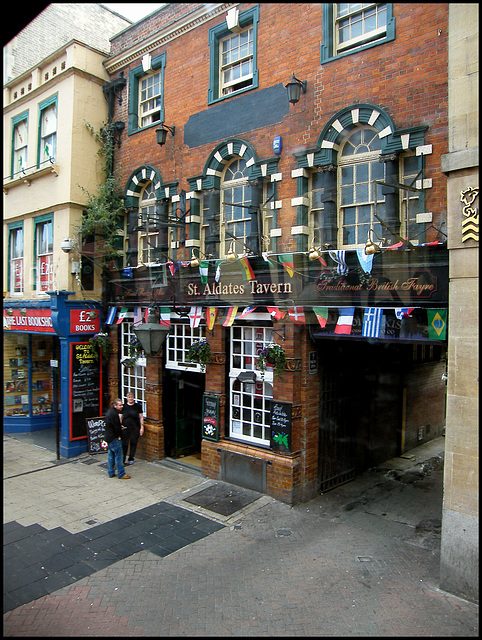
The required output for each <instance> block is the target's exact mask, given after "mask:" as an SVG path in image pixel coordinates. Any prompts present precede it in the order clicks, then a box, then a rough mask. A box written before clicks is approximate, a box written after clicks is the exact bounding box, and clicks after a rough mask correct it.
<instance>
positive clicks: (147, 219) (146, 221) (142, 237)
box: [137, 182, 159, 265]
mask: <svg viewBox="0 0 482 640" xmlns="http://www.w3.org/2000/svg"><path fill="white" fill-rule="evenodd" d="M139 217H140V224H141V226H142V229H141V230H140V231H139V249H138V254H137V255H138V264H139V265H144V264H146V265H149V264H154V263H156V262H157V261H158V260H157V252H156V250H155V247H156V238H157V236H158V234H159V227H158V226H157V225H156V224H155V221H156V219H157V215H156V194H155V191H154V183H153V182H148V183H147V184H146V186H145V187H144V189H143V190H142V194H141V197H140V198H139Z"/></svg>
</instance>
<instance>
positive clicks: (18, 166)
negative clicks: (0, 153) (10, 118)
mask: <svg viewBox="0 0 482 640" xmlns="http://www.w3.org/2000/svg"><path fill="white" fill-rule="evenodd" d="M27 135H28V118H27V115H26V114H25V115H22V116H20V117H18V118H15V120H14V125H13V154H12V168H13V170H12V175H13V176H15V175H17V174H18V173H21V172H22V171H25V169H26V168H27Z"/></svg>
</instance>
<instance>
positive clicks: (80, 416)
mask: <svg viewBox="0 0 482 640" xmlns="http://www.w3.org/2000/svg"><path fill="white" fill-rule="evenodd" d="M101 398H102V362H101V360H100V359H99V358H98V357H97V356H96V353H95V351H94V349H93V347H92V345H91V344H90V342H73V343H72V344H71V345H70V439H71V440H78V439H80V438H86V437H87V430H86V424H85V421H86V420H87V418H92V417H95V416H98V415H99V413H101V412H102V411H101Z"/></svg>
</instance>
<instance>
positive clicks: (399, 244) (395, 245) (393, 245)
mask: <svg viewBox="0 0 482 640" xmlns="http://www.w3.org/2000/svg"><path fill="white" fill-rule="evenodd" d="M404 246H405V243H404V242H397V244H392V245H390V246H389V247H384V248H385V249H400V247H404Z"/></svg>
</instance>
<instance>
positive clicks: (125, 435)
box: [121, 429, 129, 464]
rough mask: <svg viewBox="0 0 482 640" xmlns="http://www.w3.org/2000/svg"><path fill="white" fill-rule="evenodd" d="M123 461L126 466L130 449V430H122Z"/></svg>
mask: <svg viewBox="0 0 482 640" xmlns="http://www.w3.org/2000/svg"><path fill="white" fill-rule="evenodd" d="M121 435H122V460H123V462H124V464H125V463H126V459H127V449H128V448H129V429H122V434H121Z"/></svg>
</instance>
